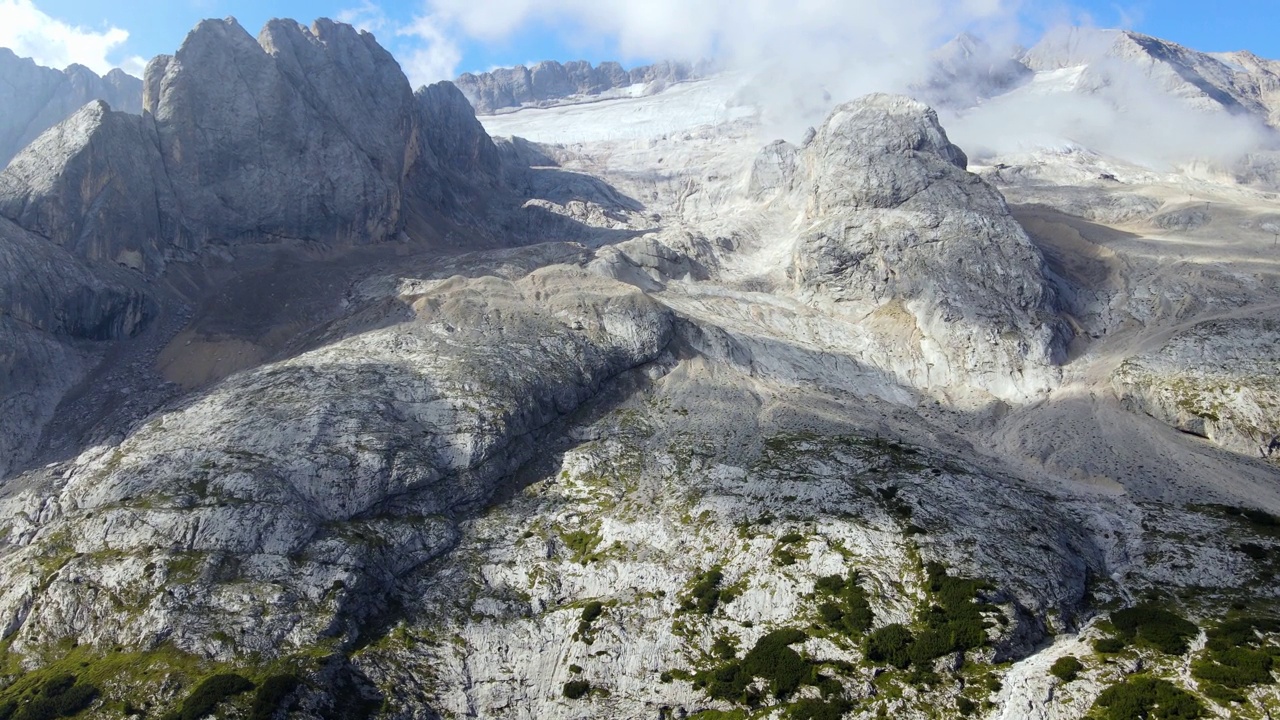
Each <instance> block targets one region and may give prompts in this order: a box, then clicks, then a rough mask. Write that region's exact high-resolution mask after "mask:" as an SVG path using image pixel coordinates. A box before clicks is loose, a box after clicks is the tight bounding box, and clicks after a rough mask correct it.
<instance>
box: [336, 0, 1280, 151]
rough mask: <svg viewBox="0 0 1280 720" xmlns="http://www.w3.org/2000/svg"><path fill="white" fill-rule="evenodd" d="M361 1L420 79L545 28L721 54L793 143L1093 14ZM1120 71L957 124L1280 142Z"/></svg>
mask: <svg viewBox="0 0 1280 720" xmlns="http://www.w3.org/2000/svg"><path fill="white" fill-rule="evenodd" d="M362 2H363V5H362V6H361V9H360V12H359V13H358V14H357V15H354V16H353V17H361V18H366V19H372V21H375V22H381V23H382V28H383V36H385V35H386V31H387V30H392V31H393V32H394V34H395V40H393V41H392V42H393V43H398V44H399V47H393V52H396V54H397V56H398V57H399V58H400V60H401V63H402V65H403V66H404V67H405V70H406V74H408V75H409V77H410V79H411V80H412V81H413V82H414V84H415V85H417V84H421V83H425V82H430V81H435V80H441V79H451V78H453V77H455V76H456V75H457V72H458V70H459V67H458V65H459V62H460V60H461V58H462V57H463V53H462V52H461V49H460V48H462V47H465V46H467V45H469V44H495V43H504V42H508V41H510V40H512V39H513V38H516V37H518V36H523V37H527V36H528V34H529V33H533V32H544V33H549V34H551V35H554V36H555V37H556V38H557V39H559V40H560V41H561V42H560V43H559V44H561V45H565V46H569V47H583V48H588V47H596V48H607V49H608V51H609V53H612V54H614V55H615V56H616V58H617V59H618V60H621V61H623V62H628V61H636V60H641V59H646V60H647V59H672V60H691V61H696V60H702V59H713V60H716V61H717V62H718V63H719V64H720V65H721V66H723V67H727V68H730V69H735V70H741V71H745V72H747V73H750V74H751V75H752V76H753V77H755V79H756V80H755V83H754V87H753V88H752V89H751V90H750V91H749V94H747V95H744V96H743V97H742V98H741V99H742V100H743V101H744V102H748V103H750V104H752V105H756V106H759V107H760V108H761V111H762V116H761V119H762V125H763V126H764V133H765V134H766V135H771V136H773V137H786V138H788V139H792V140H794V139H797V138H798V137H799V136H800V135H801V134H802V133H803V132H804V128H805V127H806V126H808V125H814V124H817V123H819V122H821V120H822V117H823V116H824V115H825V113H826V112H827V111H828V110H829V109H830V107H831V106H832V105H833V104H834V103H837V102H841V101H844V100H849V99H853V98H856V97H858V96H861V95H864V94H867V93H870V92H908V93H912V90H913V88H919V87H920V86H921V83H922V81H924V80H925V79H926V78H927V77H929V76H930V73H931V72H933V71H934V63H935V51H936V50H937V49H938V48H939V47H940V46H941V45H943V44H944V43H946V42H947V41H948V40H950V39H952V38H953V37H955V36H957V35H958V34H960V33H964V32H972V33H976V34H977V35H980V36H983V37H985V38H986V39H987V41H988V42H989V43H990V45H991V46H992V47H993V48H994V49H995V50H994V54H993V56H992V57H993V58H1009V57H1011V56H1012V54H1013V52H1014V51H1013V48H1014V47H1015V45H1016V44H1017V42H1018V41H1020V40H1021V41H1026V40H1027V39H1028V36H1029V33H1028V31H1027V29H1028V27H1039V28H1044V27H1049V26H1052V25H1075V24H1081V23H1083V24H1089V19H1088V18H1087V17H1082V16H1080V15H1078V14H1077V13H1075V12H1074V11H1072V9H1071V8H1070V6H1069V5H1067V4H1065V3H1048V4H1046V3H1029V2H1025V0H698V1H697V2H690V1H689V0H645V1H644V2H637V0H421V3H420V5H419V6H418V10H419V12H418V13H417V14H416V15H415V17H414V18H413V20H412V22H410V23H407V24H403V25H400V26H395V25H394V24H388V23H386V21H385V17H384V16H381V14H380V11H378V9H377V5H376V4H374V0H362ZM1122 20H1123V18H1122ZM1102 50H1105V49H1100V54H1105V53H1103V52H1102ZM547 59H552V58H547ZM556 59H561V60H565V59H568V58H556ZM1101 59H1102V58H1093V59H1091V60H1090V61H1091V62H1092V61H1093V60H1101ZM997 61H1003V60H990V61H989V63H988V66H990V63H994V62H997ZM976 62H977V64H982V63H983V62H985V61H983V60H982V59H981V58H978V59H977V61H976ZM1095 64H1096V63H1095ZM468 69H472V68H468ZM1131 71H1132V72H1131ZM1106 72H1107V74H1108V79H1107V81H1106V83H1104V85H1107V86H1105V87H1101V88H1094V90H1095V91H1096V92H1089V93H1082V92H1076V91H1075V89H1074V88H1070V87H1068V88H1056V89H1054V88H1046V87H1043V86H1042V87H1039V88H1038V90H1036V89H1032V90H1031V91H1024V90H1018V91H1015V92H1013V93H1010V94H1008V95H1005V96H1002V97H998V98H996V99H994V100H991V101H987V102H982V103H980V104H979V105H978V106H977V107H976V108H972V109H970V110H967V111H965V112H962V113H954V112H951V113H948V112H945V111H944V112H943V118H944V123H945V124H946V126H947V128H948V130H949V131H950V132H951V134H952V136H953V138H954V139H955V140H956V141H957V142H958V144H960V145H961V146H962V147H964V148H965V149H966V150H967V151H969V152H970V153H971V154H973V155H975V156H978V157H982V156H986V155H996V154H1007V153H1011V152H1017V151H1020V150H1032V149H1035V148H1038V147H1045V146H1048V147H1059V148H1060V147H1063V146H1071V145H1079V146H1084V147H1088V148H1090V149H1094V150H1098V151H1100V152H1103V153H1106V154H1111V155H1115V156H1117V157H1121V158H1124V159H1127V160H1130V161H1133V162H1136V163H1139V164H1144V165H1148V166H1152V167H1167V166H1171V165H1176V164H1178V163H1180V162H1183V161H1186V160H1190V159H1192V158H1201V159H1210V160H1215V161H1220V162H1232V161H1233V160H1235V159H1238V158H1239V157H1240V156H1241V155H1243V154H1245V153H1247V152H1249V151H1251V150H1254V149H1256V148H1257V147H1259V146H1262V145H1265V144H1267V143H1268V142H1269V141H1270V140H1269V139H1270V135H1269V131H1267V130H1265V129H1264V128H1262V127H1261V125H1260V124H1259V123H1257V122H1255V121H1253V120H1252V119H1246V118H1240V117H1235V116H1231V115H1230V114H1229V113H1226V112H1223V111H1220V108H1219V109H1216V110H1210V111H1205V109H1204V108H1200V109H1196V108H1193V107H1191V106H1190V105H1189V104H1188V103H1186V102H1183V101H1182V100H1179V99H1176V98H1173V97H1172V96H1170V95H1169V94H1168V93H1165V92H1162V91H1161V90H1159V89H1157V88H1155V87H1153V86H1152V84H1151V82H1150V80H1151V78H1149V77H1142V76H1141V72H1138V71H1134V70H1133V68H1132V67H1131V66H1128V67H1127V66H1125V65H1124V64H1123V63H1122V64H1117V65H1115V66H1114V67H1109V68H1107V69H1106ZM951 89H952V90H953V91H954V88H951ZM912 94H918V93H912ZM963 95H964V93H963V92H961V93H960V94H959V96H963ZM980 95H981V93H974V94H973V95H972V97H971V98H970V100H973V99H975V98H978V97H979V96H980ZM959 96H957V97H959Z"/></svg>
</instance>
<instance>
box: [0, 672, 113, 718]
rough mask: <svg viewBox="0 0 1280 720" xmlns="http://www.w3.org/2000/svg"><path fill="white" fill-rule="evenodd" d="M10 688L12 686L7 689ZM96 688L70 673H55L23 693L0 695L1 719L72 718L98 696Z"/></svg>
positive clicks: (27, 688) (30, 686)
mask: <svg viewBox="0 0 1280 720" xmlns="http://www.w3.org/2000/svg"><path fill="white" fill-rule="evenodd" d="M9 690H10V691H12V690H14V688H12V687H11V688H9ZM98 694H99V693H98V688H97V687H96V686H94V685H91V684H89V683H87V682H83V681H81V680H80V679H78V678H77V677H76V676H75V675H72V674H70V673H55V674H53V675H51V676H48V677H46V678H43V679H42V680H41V681H40V682H39V683H38V684H34V685H29V686H28V687H26V688H25V689H24V691H22V692H5V693H4V694H3V695H0V720H54V719H55V718H66V717H74V716H76V715H78V714H80V713H81V712H82V711H84V710H86V709H88V707H89V706H90V705H92V704H93V701H94V700H96V699H97V698H98Z"/></svg>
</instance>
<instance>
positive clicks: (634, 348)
mask: <svg viewBox="0 0 1280 720" xmlns="http://www.w3.org/2000/svg"><path fill="white" fill-rule="evenodd" d="M390 287H392V288H394V287H395V286H394V285H392V286H390ZM365 302H366V303H367V304H366V305H365V306H364V307H363V308H361V309H359V310H357V311H356V312H355V313H354V315H353V317H352V319H351V321H350V322H351V323H352V324H354V325H357V326H358V325H360V324H361V322H362V321H363V320H364V319H365V318H366V317H369V316H376V317H378V319H379V320H383V321H384V322H385V319H384V318H383V315H385V314H386V313H388V312H390V315H391V317H392V318H395V319H396V320H398V321H399V322H398V323H397V324H395V325H392V326H391V327H389V328H387V329H384V330H378V331H375V332H365V333H363V334H352V335H351V336H350V337H348V338H347V339H343V340H336V341H334V342H332V343H329V344H326V345H325V347H324V348H323V349H321V350H317V351H314V352H312V353H307V354H304V355H301V356H299V357H297V358H295V359H293V360H290V361H288V362H285V363H281V364H277V365H268V366H265V367H262V368H260V369H258V370H255V371H253V372H250V373H245V374H242V375H238V376H235V377H234V378H233V379H230V380H228V381H226V382H225V383H223V384H221V385H218V386H216V387H214V388H212V389H211V390H209V391H208V392H207V393H206V394H205V395H204V396H203V397H201V398H198V399H196V400H195V401H193V402H191V403H190V404H189V405H188V406H186V407H184V408H182V409H180V410H175V411H170V412H165V413H162V414H160V415H158V416H157V417H155V418H154V419H153V420H152V421H151V422H150V423H148V424H147V425H146V426H145V427H142V428H139V429H137V430H136V431H135V432H133V433H132V434H131V435H130V437H129V439H128V440H127V441H125V442H124V443H122V444H120V445H118V446H116V447H111V448H98V449H94V450H91V451H89V452H88V453H86V454H84V455H82V456H81V457H80V458H79V459H77V460H76V461H75V463H74V464H73V465H72V466H70V469H69V471H68V472H66V473H64V474H63V476H62V477H61V478H60V480H59V481H58V486H59V488H60V490H59V492H58V500H57V501H56V503H57V506H58V507H59V508H60V510H59V511H58V512H56V513H55V514H54V515H49V514H47V513H46V514H44V515H43V517H41V519H40V520H39V521H38V522H30V523H29V522H23V521H18V522H15V523H10V524H9V526H8V527H9V531H8V532H9V535H8V542H10V543H16V544H17V545H18V546H19V547H21V548H23V549H22V550H21V551H19V552H17V553H10V554H8V555H7V556H6V559H5V561H4V562H5V567H4V570H2V571H0V572H3V575H4V577H6V579H7V582H6V590H5V591H4V594H3V595H2V596H0V607H3V608H4V610H3V613H4V619H3V621H2V623H3V626H4V627H7V628H10V629H17V628H22V630H21V632H20V633H19V635H18V637H20V638H22V639H21V640H19V642H20V643H26V645H25V647H26V649H28V650H34V649H35V648H36V647H37V645H35V644H34V643H37V642H39V643H43V642H47V641H48V639H49V638H50V637H52V636H61V635H62V634H63V633H66V632H72V633H76V634H79V635H80V642H81V643H86V642H92V643H95V644H100V645H103V646H106V645H112V644H118V643H129V644H136V645H142V646H147V645H151V644H154V643H156V642H159V641H160V640H163V639H168V640H169V641H171V642H175V643H176V644H177V645H178V646H179V647H181V648H183V649H186V650H190V651H197V652H200V651H207V650H210V649H214V648H213V646H210V645H209V642H210V633H212V632H213V631H214V630H221V631H222V632H224V633H225V632H231V634H232V637H234V638H235V640H234V646H227V647H224V648H222V649H221V650H218V651H217V652H219V653H221V654H230V653H233V652H234V653H237V654H238V653H243V652H263V653H268V654H278V653H280V652H281V651H282V650H284V651H286V652H287V651H288V649H289V647H290V646H291V647H292V648H293V649H294V650H301V649H304V648H305V647H307V646H309V645H310V644H313V643H315V642H319V641H320V640H321V637H322V636H324V635H334V634H340V635H347V636H349V637H350V638H352V639H354V638H355V637H356V636H358V633H359V628H360V626H361V623H363V622H365V621H367V620H368V619H369V618H371V617H374V616H376V615H377V614H378V613H379V612H380V611H382V610H384V609H385V605H383V603H384V602H385V601H386V599H387V593H388V591H389V589H390V588H392V587H393V586H394V584H395V583H396V579H397V578H398V577H401V576H403V575H405V574H407V573H408V572H409V571H411V570H413V569H414V568H416V567H417V566H419V565H421V564H423V563H425V562H427V561H428V560H430V559H432V558H434V557H436V556H438V555H439V554H440V553H442V552H444V551H445V550H446V549H448V548H449V547H450V546H451V545H452V543H453V542H454V540H455V539H456V538H455V535H456V528H455V523H456V521H457V520H458V519H459V518H460V517H462V516H464V515H465V513H466V512H467V511H469V510H473V509H474V508H476V507H479V506H482V505H483V504H484V503H486V502H487V501H488V499H489V497H490V496H491V495H492V493H493V492H494V490H495V488H496V487H497V485H498V484H499V482H501V481H503V480H504V479H505V478H507V477H509V476H510V475H511V474H512V473H513V472H514V471H515V470H516V469H517V468H518V467H519V466H520V465H522V464H523V463H524V462H526V461H527V460H529V459H531V458H532V457H533V455H534V453H535V452H536V451H537V449H538V447H539V443H540V442H542V440H543V439H544V438H545V437H546V435H547V433H549V432H550V431H552V430H554V429H555V427H556V423H557V422H558V421H560V420H561V419H562V418H563V417H565V416H567V415H568V414H570V413H572V412H573V411H574V410H575V409H576V408H577V407H578V406H579V405H581V404H582V403H583V402H585V401H586V400H587V399H589V398H591V397H593V396H594V395H595V394H596V393H598V392H599V391H600V389H601V388H602V387H603V386H605V385H606V384H607V383H608V382H610V381H611V380H612V379H613V378H615V377H617V376H619V375H621V374H623V373H624V372H626V371H628V370H630V369H631V368H634V367H637V366H640V365H644V364H646V363H648V362H651V361H653V360H655V359H656V358H657V357H658V356H659V354H660V353H661V352H662V351H663V350H664V349H665V347H666V346H667V344H668V343H669V342H670V341H671V337H672V323H671V319H670V317H669V316H668V315H667V314H666V313H665V312H664V311H662V310H661V309H660V308H659V307H658V306H656V305H655V304H654V303H652V302H651V301H649V300H647V299H646V298H645V297H644V296H643V295H642V294H641V293H639V291H636V290H634V289H632V288H630V287H629V286H625V285H621V284H619V283H616V282H613V281H606V280H603V279H599V278H594V277H591V276H586V275H584V274H583V273H582V272H581V271H578V272H571V271H565V270H557V269H551V270H548V271H539V272H535V273H533V274H531V275H528V276H527V277H524V278H523V279H521V280H519V281H518V282H515V283H512V282H510V281H506V280H500V279H497V278H486V279H480V280H463V279H461V278H455V279H451V280H439V281H430V282H424V283H422V284H421V285H420V286H411V287H405V288H401V289H400V292H399V294H398V295H395V296H392V297H384V296H379V295H375V296H371V297H369V298H367V300H366V301H365ZM393 308H399V309H393ZM387 319H389V318H387ZM354 330H355V329H354V328H347V327H335V328H332V330H331V331H332V332H333V333H334V334H335V336H336V337H341V336H342V335H345V334H348V333H349V332H353V331H354ZM511 353H515V355H516V356H519V357H522V358H523V362H521V363H520V364H519V365H513V364H511V363H510V361H509V359H510V357H511ZM477 383H481V384H482V386H483V388H484V391H483V393H482V394H477V393H476V392H475V389H476V387H477V385H476V384H477ZM356 388H359V392H355V389H356ZM264 423H266V424H267V426H270V428H271V429H270V430H267V429H266V427H267V426H264ZM177 477H183V478H186V480H184V481H183V482H182V483H181V486H180V487H179V486H178V485H175V484H174V480H175V478H177ZM162 497H163V498H170V499H169V500H164V501H159V499H160V498H162ZM45 502H46V500H44V499H43V498H40V497H38V496H35V497H33V496H30V495H23V496H19V497H18V498H16V499H14V500H12V501H11V503H10V504H9V505H8V512H6V513H5V516H6V517H9V518H16V517H23V516H25V517H28V518H32V519H34V518H35V517H37V516H38V515H41V513H40V512H39V511H38V509H37V507H36V506H37V505H40V504H43V503H45ZM32 503H34V505H32ZM67 541H70V542H71V543H72V545H73V546H74V547H73V548H72V551H73V552H74V553H75V554H76V557H78V558H82V559H80V560H70V561H67V559H66V558H62V559H54V558H51V557H50V553H51V552H55V553H56V552H63V550H62V548H64V547H65V542H67ZM89 557H92V558H94V559H92V560H89V559H83V558H89ZM46 562H59V563H66V564H65V565H62V569H61V570H60V571H59V572H58V574H57V578H55V579H54V580H53V582H48V578H47V577H45V576H44V574H43V573H41V572H37V570H38V569H39V568H40V567H42V566H43V565H44V564H45V563H46ZM147 563H150V564H151V565H152V566H154V567H155V570H154V571H149V572H144V573H142V574H141V575H139V574H138V572H139V568H140V567H141V564H147ZM227 563H231V565H230V566H228V565H227ZM179 566H181V567H183V568H185V571H184V572H180V571H179V570H178V569H177V568H178V567H179ZM233 568H234V569H233ZM215 576H216V577H217V578H218V580H217V583H218V584H219V586H220V587H221V588H222V590H219V591H217V592H213V593H210V592H209V588H208V586H207V582H208V581H209V580H211V579H212V578H213V577H215ZM20 578H25V580H21V579H20ZM183 578H185V580H184V579H183ZM84 582H90V583H92V584H93V585H94V586H95V587H98V588H99V591H100V592H103V593H111V594H116V593H126V594H127V595H128V596H129V598H130V599H129V601H128V603H129V605H131V606H133V607H135V608H137V609H138V610H139V611H140V614H138V613H136V612H129V613H121V614H119V615H117V616H116V617H114V618H113V619H110V620H108V619H106V618H101V620H100V621H97V622H95V623H94V625H93V629H92V630H90V629H89V628H85V627H79V628H78V627H77V625H76V624H75V623H73V622H69V620H70V619H71V618H76V617H84V616H86V615H94V614H97V613H98V612H99V611H98V610H97V609H96V605H97V601H96V600H95V599H94V598H93V597H92V596H88V595H83V594H80V593H77V592H76V591H75V590H74V589H73V588H75V587H77V586H79V585H81V584H82V583H84ZM183 584H185V586H186V588H187V589H186V590H182V591H178V586H179V585H183ZM338 587H340V588H342V589H341V590H339V591H335V588H338ZM77 598H79V599H77ZM245 602H249V603H250V604H259V603H260V604H263V605H264V606H265V607H268V608H274V609H272V610H268V611H267V613H266V614H262V615H253V616H246V615H244V614H243V613H242V608H243V607H244V603H245ZM177 628H182V629H181V630H177V632H176V634H172V633H174V630H175V629H177ZM231 629H234V630H233V631H232V630H231ZM91 638H92V639H91ZM281 643H284V644H285V647H282V646H281Z"/></svg>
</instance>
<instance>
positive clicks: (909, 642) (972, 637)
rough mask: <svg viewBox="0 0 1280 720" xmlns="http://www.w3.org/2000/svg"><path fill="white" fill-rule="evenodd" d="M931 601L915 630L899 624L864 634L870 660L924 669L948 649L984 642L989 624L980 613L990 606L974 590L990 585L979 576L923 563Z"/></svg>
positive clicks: (967, 648) (971, 647) (984, 588)
mask: <svg viewBox="0 0 1280 720" xmlns="http://www.w3.org/2000/svg"><path fill="white" fill-rule="evenodd" d="M925 572H926V574H927V578H928V588H929V592H930V597H931V599H932V601H933V602H932V604H931V605H930V606H929V609H928V610H927V611H925V612H924V613H923V615H922V617H921V621H922V622H921V624H922V625H923V626H924V627H923V628H922V629H920V631H919V632H918V633H916V634H913V633H912V632H911V630H910V629H909V628H907V627H906V626H903V625H887V626H885V627H882V628H880V629H878V630H876V631H874V632H872V633H871V634H870V635H868V636H867V643H866V655H867V659H868V660H870V661H871V662H873V663H882V664H888V665H892V666H894V667H896V668H900V669H906V668H907V667H909V666H911V665H916V666H917V667H919V668H922V669H925V668H927V666H928V665H929V663H930V662H931V661H933V660H934V659H936V658H940V657H942V656H944V655H947V654H948V653H953V652H960V651H964V650H972V649H974V648H979V647H982V646H983V645H985V644H986V642H987V628H988V626H989V624H988V623H987V621H986V620H985V619H984V618H983V617H982V613H983V611H984V610H985V609H987V608H988V607H990V606H989V605H987V604H986V603H984V602H981V601H979V600H978V593H980V592H981V591H982V590H986V589H989V588H990V584H989V583H987V582H984V581H982V580H973V579H968V578H958V577H952V576H951V575H949V574H947V571H946V568H944V567H943V566H942V565H941V564H939V563H936V562H931V563H929V564H928V565H926V566H925Z"/></svg>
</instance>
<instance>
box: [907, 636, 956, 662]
mask: <svg viewBox="0 0 1280 720" xmlns="http://www.w3.org/2000/svg"><path fill="white" fill-rule="evenodd" d="M952 645H953V643H952V638H951V637H950V636H948V635H947V634H945V633H943V632H941V631H938V630H925V631H924V632H922V633H920V635H919V636H918V637H916V641H915V642H914V643H912V644H911V649H910V650H909V651H908V654H909V655H910V657H911V662H913V663H915V664H917V665H926V664H928V662H929V661H930V660H933V659H934V658H939V657H942V656H943V655H946V654H947V653H949V652H951V648H952Z"/></svg>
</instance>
